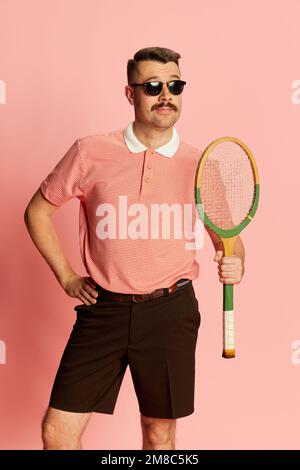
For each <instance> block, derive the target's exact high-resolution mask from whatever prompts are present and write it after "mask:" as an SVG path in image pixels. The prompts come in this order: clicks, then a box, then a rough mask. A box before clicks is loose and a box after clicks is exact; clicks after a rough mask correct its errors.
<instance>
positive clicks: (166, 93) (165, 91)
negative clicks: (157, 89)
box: [160, 83, 172, 98]
mask: <svg viewBox="0 0 300 470" xmlns="http://www.w3.org/2000/svg"><path fill="white" fill-rule="evenodd" d="M160 96H163V97H165V98H171V97H172V94H171V93H170V91H169V88H168V85H167V84H166V83H164V84H163V87H162V90H161V93H160Z"/></svg>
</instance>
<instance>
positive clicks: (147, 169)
mask: <svg viewBox="0 0 300 470" xmlns="http://www.w3.org/2000/svg"><path fill="white" fill-rule="evenodd" d="M153 156H154V151H153V150H146V152H145V164H144V172H143V182H142V194H143V196H150V195H151V184H152V177H153V173H152V169H153V162H152V159H153Z"/></svg>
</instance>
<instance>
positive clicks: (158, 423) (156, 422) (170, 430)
mask: <svg viewBox="0 0 300 470" xmlns="http://www.w3.org/2000/svg"><path fill="white" fill-rule="evenodd" d="M141 424H142V430H143V437H144V439H145V440H147V441H148V442H149V443H150V444H151V445H153V446H155V445H158V446H164V445H167V444H168V443H169V442H170V441H174V439H175V429H176V419H161V418H151V417H146V416H143V415H141Z"/></svg>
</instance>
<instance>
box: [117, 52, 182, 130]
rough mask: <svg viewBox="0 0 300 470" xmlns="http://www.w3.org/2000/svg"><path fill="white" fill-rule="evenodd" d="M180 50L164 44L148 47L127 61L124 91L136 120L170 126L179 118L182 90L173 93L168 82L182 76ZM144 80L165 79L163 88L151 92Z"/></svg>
mask: <svg viewBox="0 0 300 470" xmlns="http://www.w3.org/2000/svg"><path fill="white" fill-rule="evenodd" d="M180 57H181V56H180V54H178V53H177V52H174V51H172V50H171V49H166V48H163V47H147V48H145V49H141V50H140V51H138V52H137V53H136V54H135V55H134V58H133V59H130V60H128V62H127V81H128V85H127V86H126V87H125V95H126V97H127V99H128V101H129V103H130V104H131V105H133V106H134V110H135V120H138V121H139V122H141V123H143V124H145V125H148V126H150V127H151V126H153V127H160V128H169V127H172V126H173V125H174V124H175V122H176V121H177V120H178V119H179V116H180V113H181V101H182V96H181V94H177V95H175V94H172V93H171V92H170V91H169V89H168V87H167V83H166V82H172V81H173V80H181V77H180V70H179V66H178V59H179V58H180ZM145 82H164V84H163V87H162V90H161V92H160V93H159V94H158V95H156V96H151V95H149V94H147V92H145V87H144V86H135V85H134V84H143V83H145Z"/></svg>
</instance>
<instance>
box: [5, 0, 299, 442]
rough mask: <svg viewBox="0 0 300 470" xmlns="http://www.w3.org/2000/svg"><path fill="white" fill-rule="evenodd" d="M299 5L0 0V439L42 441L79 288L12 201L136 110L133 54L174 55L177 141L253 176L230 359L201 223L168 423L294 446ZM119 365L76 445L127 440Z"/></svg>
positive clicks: (186, 430)
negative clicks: (186, 365)
mask: <svg viewBox="0 0 300 470" xmlns="http://www.w3.org/2000/svg"><path fill="white" fill-rule="evenodd" d="M299 18H300V2H299V1H298V0H286V1H282V0H279V1H276V2H274V1H272V0H264V1H261V0H252V1H246V0H242V1H241V0H227V1H226V2H225V1H223V0H201V1H196V0H187V1H186V2H182V1H179V0H172V1H170V0H166V1H164V2H160V1H154V2H150V3H147V2H146V3H145V2H140V1H138V0H128V1H121V0H112V1H108V0H84V1H83V0H76V1H73V0H51V1H50V0H43V1H39V0H0V155H1V173H0V178H1V185H0V191H1V283H0V286H1V311H0V415H1V420H0V421H1V422H0V448H1V449H41V448H42V441H41V432H40V423H41V420H42V417H43V415H44V413H45V410H46V407H47V404H48V399H49V393H50V390H51V386H52V383H53V380H54V376H55V373H56V370H57V366H58V362H59V360H60V357H61V354H62V351H63V348H64V346H65V344H66V341H67V339H68V337H69V334H70V331H71V329H72V326H73V324H74V321H75V311H74V310H73V309H74V306H75V305H76V304H78V303H79V301H78V299H75V298H71V297H68V296H67V295H66V293H65V292H64V291H63V289H62V288H61V286H60V285H59V284H58V282H57V280H56V278H55V277H54V275H53V273H52V272H51V270H50V269H49V267H48V265H47V264H46V262H45V261H44V260H43V258H42V257H41V256H40V254H39V253H38V251H37V249H36V248H35V246H34V245H33V243H32V240H31V239H30V236H29V234H28V232H27V230H26V226H25V223H24V211H25V208H26V206H27V204H28V202H29V200H30V198H31V197H32V195H33V193H34V192H35V191H36V189H37V188H38V187H39V185H40V183H41V181H42V180H43V179H44V178H45V177H46V176H47V175H48V174H49V173H50V171H51V170H52V169H53V167H54V166H55V165H56V163H57V162H58V161H59V160H60V159H61V158H62V156H63V155H64V153H65V152H66V150H67V149H68V148H69V147H70V146H71V145H72V143H73V142H74V140H75V139H77V138H81V137H84V136H87V135H94V134H102V133H104V132H110V131H113V130H116V129H122V128H125V127H126V126H127V124H128V122H130V121H131V120H133V119H134V112H133V111H134V110H133V107H132V106H130V105H129V103H128V101H127V99H126V97H125V93H124V89H125V85H126V84H127V77H126V65H127V60H128V59H130V58H132V57H133V55H134V53H135V52H136V51H138V50H139V49H142V48H144V47H148V46H160V47H167V48H170V49H172V50H174V51H177V52H179V53H180V54H181V59H180V62H179V64H180V70H181V77H182V79H183V80H185V81H186V82H187V85H186V88H185V91H184V95H183V107H182V113H181V117H180V119H179V120H178V122H177V123H176V124H175V128H176V130H177V131H178V133H179V134H180V137H181V138H182V139H183V140H185V141H187V142H188V143H190V144H191V145H192V146H193V147H194V148H196V149H199V158H200V155H201V151H202V150H203V149H204V148H205V147H206V146H207V144H208V143H209V142H211V141H212V140H213V139H215V138H217V137H221V136H235V137H238V138H240V139H241V140H243V141H245V142H246V143H247V144H248V146H249V147H250V149H251V150H252V152H253V154H254V156H255V158H256V162H257V165H258V168H259V173H260V181H261V194H260V204H259V208H258V211H257V214H256V215H255V220H253V223H251V224H250V225H249V226H248V227H247V229H246V230H245V231H244V232H242V234H241V238H242V240H243V243H244V246H245V249H246V259H245V275H244V277H243V279H242V282H241V283H240V284H239V285H237V286H236V287H235V291H234V296H235V315H236V316H235V330H236V351H237V357H236V358H235V359H230V360H226V359H223V358H222V357H221V352H222V351H221V348H222V286H221V284H220V282H219V280H218V274H217V267H216V263H215V262H213V257H214V253H215V251H214V249H213V245H212V243H211V240H210V238H209V237H208V235H207V234H206V233H205V239H204V243H203V247H202V248H201V250H198V252H197V261H198V263H199V266H200V274H199V277H198V278H197V279H196V280H195V281H193V284H194V288H195V292H196V295H197V298H198V302H199V308H200V313H201V318H202V322H201V326H200V328H199V335H198V342H197V351H196V384H195V412H194V413H193V414H191V415H190V416H187V417H185V418H182V419H178V436H177V448H178V449H299V447H300V440H299V422H300V407H299V386H300V380H299V374H300V313H299V265H300V250H299V244H298V239H299V234H298V229H299V223H298V221H299V217H298V213H299V171H300V164H299V157H300V152H299V149H300V143H299V123H300V66H299V51H300V35H299ZM78 209H79V201H78V199H76V198H74V199H72V200H71V201H70V202H68V203H67V204H66V205H64V206H63V207H62V208H61V209H60V210H59V211H58V212H57V213H55V214H54V216H53V222H54V224H55V227H56V229H57V232H58V234H59V238H60V242H61V244H62V246H63V248H64V251H65V253H66V255H67V257H68V259H69V261H70V263H71V265H72V266H73V268H74V269H75V270H76V272H77V273H78V274H81V275H86V272H85V270H84V267H83V264H82V261H81V256H80V251H79V239H78V238H79V235H78ZM140 432H141V431H140V421H139V410H138V403H137V399H136V396H135V393H134V388H133V384H132V379H131V376H130V373H129V369H127V372H126V374H125V377H124V380H123V383H122V386H121V390H120V394H119V397H118V401H117V405H116V408H115V412H114V414H113V415H106V414H94V415H93V417H92V420H91V421H90V423H89V425H88V428H87V429H86V432H85V434H84V437H83V446H84V448H85V449H139V448H140V445H141V435H140Z"/></svg>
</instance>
